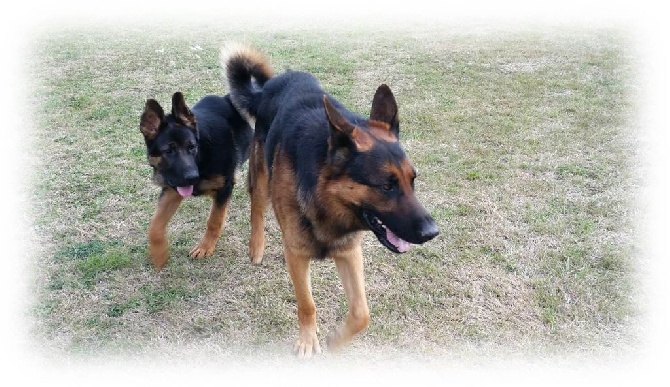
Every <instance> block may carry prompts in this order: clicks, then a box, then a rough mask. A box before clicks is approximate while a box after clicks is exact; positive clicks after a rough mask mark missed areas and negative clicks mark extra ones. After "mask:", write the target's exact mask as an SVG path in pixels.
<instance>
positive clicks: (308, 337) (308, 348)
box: [293, 329, 321, 359]
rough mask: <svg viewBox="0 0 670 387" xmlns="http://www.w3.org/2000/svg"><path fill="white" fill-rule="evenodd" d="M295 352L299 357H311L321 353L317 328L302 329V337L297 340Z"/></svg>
mask: <svg viewBox="0 0 670 387" xmlns="http://www.w3.org/2000/svg"><path fill="white" fill-rule="evenodd" d="M293 352H294V353H295V355H296V356H297V357H298V359H311V358H312V356H313V355H319V354H321V346H320V345H319V338H318V337H317V336H316V329H313V330H312V329H309V330H307V329H305V330H301V331H300V337H298V340H296V342H295V346H294V347H293Z"/></svg>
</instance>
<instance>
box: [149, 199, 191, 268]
mask: <svg viewBox="0 0 670 387" xmlns="http://www.w3.org/2000/svg"><path fill="white" fill-rule="evenodd" d="M182 199H183V198H182V197H181V195H179V194H178V193H177V191H175V190H174V189H171V188H163V191H162V192H161V196H160V198H159V199H158V208H156V212H155V213H154V216H153V218H152V219H151V224H150V225H149V232H148V238H149V260H151V263H152V264H153V265H154V267H155V268H156V269H157V270H160V269H162V268H163V266H165V263H166V262H167V260H168V241H167V237H166V236H165V233H166V230H167V225H168V223H169V222H170V219H172V216H173V215H174V214H175V212H177V208H179V205H180V204H181V201H182Z"/></svg>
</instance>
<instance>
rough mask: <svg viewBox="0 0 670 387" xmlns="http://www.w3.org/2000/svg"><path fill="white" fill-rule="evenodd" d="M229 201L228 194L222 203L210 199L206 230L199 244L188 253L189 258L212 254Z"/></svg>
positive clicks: (224, 219)
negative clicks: (210, 206)
mask: <svg viewBox="0 0 670 387" xmlns="http://www.w3.org/2000/svg"><path fill="white" fill-rule="evenodd" d="M229 203H230V196H229V197H228V198H227V199H226V201H225V202H223V204H217V203H216V200H214V199H212V210H211V211H210V213H209V218H208V219H207V230H206V231H205V235H204V236H203V237H202V240H201V241H200V244H198V245H197V246H195V247H194V248H193V249H192V250H191V252H190V253H189V255H190V256H191V258H194V259H199V258H204V257H207V256H209V255H212V253H213V252H214V248H215V247H216V241H217V240H218V239H219V236H221V230H222V229H223V224H224V223H225V221H226V214H227V213H228V204H229Z"/></svg>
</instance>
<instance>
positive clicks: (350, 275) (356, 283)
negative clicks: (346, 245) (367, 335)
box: [327, 244, 370, 350]
mask: <svg viewBox="0 0 670 387" xmlns="http://www.w3.org/2000/svg"><path fill="white" fill-rule="evenodd" d="M333 260H334V261H335V265H336V266H337V272H338V274H339V276H340V280H342V285H343V286H344V293H345V295H346V297H347V302H348V304H349V311H348V312H347V316H346V319H345V320H344V323H343V324H342V325H341V326H340V327H339V328H337V330H335V331H334V332H331V334H329V336H328V339H327V340H328V341H327V343H328V348H330V349H333V350H337V349H339V348H342V346H344V345H346V344H347V343H349V342H350V341H351V340H352V339H353V337H354V336H355V335H357V334H358V333H360V332H362V331H363V330H365V329H366V328H367V327H368V324H369V322H370V311H369V309H368V302H367V299H366V297H365V278H364V275H363V254H362V252H361V246H360V244H357V245H356V246H355V247H353V248H352V249H351V250H349V251H346V252H339V253H337V254H333Z"/></svg>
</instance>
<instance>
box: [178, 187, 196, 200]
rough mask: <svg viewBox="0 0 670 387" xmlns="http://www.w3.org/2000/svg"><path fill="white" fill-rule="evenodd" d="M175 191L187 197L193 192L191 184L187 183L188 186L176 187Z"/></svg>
mask: <svg viewBox="0 0 670 387" xmlns="http://www.w3.org/2000/svg"><path fill="white" fill-rule="evenodd" d="M177 192H179V194H180V195H181V196H182V197H185V198H187V197H189V196H191V195H192V194H193V186H192V185H189V186H188V187H177Z"/></svg>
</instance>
